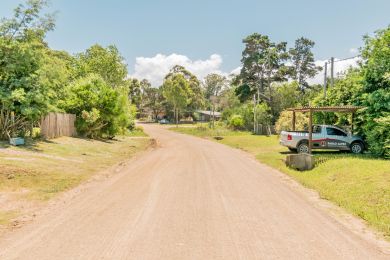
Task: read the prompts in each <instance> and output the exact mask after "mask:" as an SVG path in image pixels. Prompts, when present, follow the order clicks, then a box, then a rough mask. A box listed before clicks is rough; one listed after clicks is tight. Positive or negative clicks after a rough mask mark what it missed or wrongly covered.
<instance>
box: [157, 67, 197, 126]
mask: <svg viewBox="0 0 390 260" xmlns="http://www.w3.org/2000/svg"><path fill="white" fill-rule="evenodd" d="M162 91H163V92H162V93H163V95H164V97H165V98H166V100H167V101H168V102H169V103H170V104H171V105H172V106H173V109H174V115H175V121H176V126H177V125H178V123H179V113H180V110H182V109H184V108H185V107H186V106H187V105H188V104H189V103H190V102H191V97H192V96H193V95H194V94H193V92H192V89H191V87H190V84H189V82H188V80H187V79H186V78H185V77H184V75H183V74H180V73H179V74H172V75H170V76H169V77H167V78H166V79H165V81H164V84H163V86H162Z"/></svg>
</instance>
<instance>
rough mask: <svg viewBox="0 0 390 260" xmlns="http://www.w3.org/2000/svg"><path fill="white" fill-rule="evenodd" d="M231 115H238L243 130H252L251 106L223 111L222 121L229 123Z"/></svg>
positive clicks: (248, 104)
mask: <svg viewBox="0 0 390 260" xmlns="http://www.w3.org/2000/svg"><path fill="white" fill-rule="evenodd" d="M233 115H240V116H241V117H242V119H243V120H244V126H243V128H244V129H246V130H251V129H253V105H252V104H250V103H245V104H240V105H239V106H236V107H232V108H229V109H225V110H224V111H223V112H222V120H224V121H226V122H227V123H229V120H230V118H231V117H232V116H233Z"/></svg>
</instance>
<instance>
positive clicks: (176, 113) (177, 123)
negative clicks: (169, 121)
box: [175, 108, 179, 127]
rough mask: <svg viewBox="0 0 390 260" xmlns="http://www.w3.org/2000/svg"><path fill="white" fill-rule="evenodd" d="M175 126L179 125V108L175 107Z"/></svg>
mask: <svg viewBox="0 0 390 260" xmlns="http://www.w3.org/2000/svg"><path fill="white" fill-rule="evenodd" d="M175 117H176V127H178V126H179V109H177V108H175Z"/></svg>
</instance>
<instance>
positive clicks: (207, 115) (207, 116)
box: [196, 110, 221, 122]
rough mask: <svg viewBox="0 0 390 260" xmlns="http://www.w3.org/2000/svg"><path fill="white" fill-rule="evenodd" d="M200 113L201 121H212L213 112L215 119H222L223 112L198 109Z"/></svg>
mask: <svg viewBox="0 0 390 260" xmlns="http://www.w3.org/2000/svg"><path fill="white" fill-rule="evenodd" d="M196 112H197V113H198V114H199V121H203V122H209V121H212V119H213V113H214V117H215V120H219V119H221V113H220V112H216V111H215V112H213V111H208V110H198V111H196Z"/></svg>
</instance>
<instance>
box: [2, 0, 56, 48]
mask: <svg viewBox="0 0 390 260" xmlns="http://www.w3.org/2000/svg"><path fill="white" fill-rule="evenodd" d="M48 3H49V1H47V0H27V1H26V3H25V4H19V5H18V6H17V7H16V8H15V10H14V16H13V17H12V18H10V19H2V20H1V21H0V37H3V38H5V39H7V40H15V39H17V40H28V38H30V37H37V36H38V37H39V38H40V39H43V38H44V36H45V34H46V33H47V32H48V31H51V30H53V29H54V27H55V16H54V14H46V15H44V16H43V17H42V16H41V15H40V12H41V11H42V9H43V8H44V7H46V6H47V5H48Z"/></svg>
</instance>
